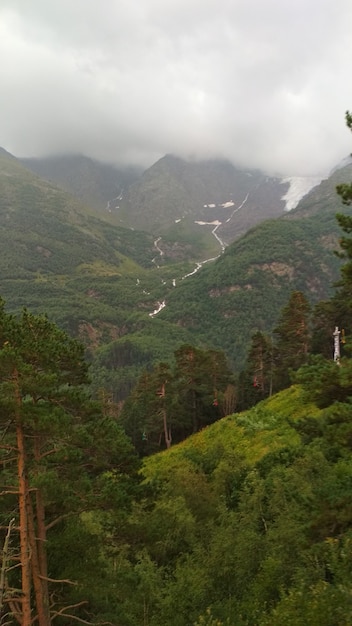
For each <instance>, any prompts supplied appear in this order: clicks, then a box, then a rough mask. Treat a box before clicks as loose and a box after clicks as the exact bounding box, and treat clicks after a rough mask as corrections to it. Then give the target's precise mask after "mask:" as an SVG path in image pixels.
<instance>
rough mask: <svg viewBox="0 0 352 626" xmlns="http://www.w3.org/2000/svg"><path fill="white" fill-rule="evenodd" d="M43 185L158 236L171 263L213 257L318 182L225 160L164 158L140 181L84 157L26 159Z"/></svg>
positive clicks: (135, 173)
mask: <svg viewBox="0 0 352 626" xmlns="http://www.w3.org/2000/svg"><path fill="white" fill-rule="evenodd" d="M22 163H23V164H24V165H25V166H26V167H28V168H30V169H31V170H32V171H34V172H36V173H37V174H39V175H40V176H41V177H43V178H45V179H47V180H49V181H52V182H54V183H55V184H57V185H59V186H61V187H62V188H63V189H65V190H66V191H69V192H70V193H72V194H73V195H75V196H76V197H78V198H80V199H81V200H82V201H83V202H84V203H86V204H88V206H91V207H94V208H96V209H100V210H102V209H105V211H107V212H109V213H110V214H111V217H112V219H115V223H116V224H118V225H121V226H125V227H127V228H136V229H138V230H144V231H147V232H150V233H152V234H154V235H155V236H156V237H160V239H159V248H160V249H161V250H163V251H164V252H165V254H166V255H167V254H168V253H170V244H169V243H168V241H167V240H169V242H170V241H172V242H173V248H174V250H173V256H174V257H176V258H177V257H179V253H178V247H179V246H181V247H182V246H187V247H188V248H191V249H192V251H193V253H194V254H195V255H198V258H199V260H201V257H202V255H203V257H204V258H206V257H209V256H213V255H215V254H216V253H217V252H220V251H221V250H222V249H223V248H224V247H225V246H226V245H228V244H229V243H231V242H232V241H234V240H235V239H238V238H239V237H240V236H241V235H243V234H244V233H245V232H246V231H247V230H248V229H249V228H251V227H252V226H254V225H255V224H257V223H259V222H261V221H263V220H265V219H267V218H271V217H277V216H279V215H281V214H282V213H283V211H284V210H289V209H291V208H292V207H293V206H295V205H296V204H297V203H298V201H299V199H300V197H302V196H303V195H304V194H305V193H306V192H307V191H308V190H309V188H310V187H311V186H313V185H315V184H318V182H320V179H316V178H313V179H310V178H309V179H304V178H286V179H282V178H278V177H270V176H267V175H266V174H264V173H262V172H260V171H257V170H251V171H244V170H240V169H238V168H236V167H234V166H233V165H232V164H231V163H230V162H228V161H223V160H207V161H200V162H195V161H186V160H184V159H180V158H178V157H175V156H173V155H166V156H165V157H163V158H162V159H160V160H159V161H157V162H156V163H155V164H154V165H153V166H152V167H150V168H149V169H147V170H146V171H145V172H144V173H143V174H142V172H141V171H139V170H137V169H136V168H131V167H129V168H125V169H121V168H120V169H119V168H117V167H114V166H113V165H108V164H104V163H99V162H98V161H95V160H92V159H89V158H87V157H84V156H68V155H62V156H58V157H50V158H46V159H45V158H44V159H22Z"/></svg>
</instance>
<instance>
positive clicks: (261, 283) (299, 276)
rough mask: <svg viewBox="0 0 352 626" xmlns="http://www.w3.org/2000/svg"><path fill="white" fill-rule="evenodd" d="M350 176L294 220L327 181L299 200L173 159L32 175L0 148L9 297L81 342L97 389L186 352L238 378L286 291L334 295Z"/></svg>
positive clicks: (228, 169)
mask: <svg viewBox="0 0 352 626" xmlns="http://www.w3.org/2000/svg"><path fill="white" fill-rule="evenodd" d="M59 165H60V167H59ZM343 165H344V164H342V167H339V168H338V169H337V170H336V171H334V172H333V174H332V175H331V176H330V177H329V178H328V179H326V180H324V181H322V182H321V183H320V184H316V185H315V186H314V187H313V188H312V189H311V190H310V191H308V193H306V194H305V195H304V197H303V198H302V199H301V200H300V201H299V203H298V206H297V207H296V208H295V209H291V211H287V204H288V203H289V202H291V204H292V203H293V201H294V200H295V201H297V200H298V197H299V196H300V195H302V193H304V192H305V191H307V189H308V186H309V185H310V184H314V183H317V182H318V181H317V180H315V181H314V180H310V181H304V182H305V183H307V187H306V186H304V187H301V188H300V189H299V190H298V187H297V185H298V182H299V181H298V180H297V179H294V180H290V181H288V180H286V181H282V179H280V178H270V177H266V176H265V175H264V174H262V173H260V172H244V171H240V170H237V169H236V168H234V167H233V166H232V165H231V164H229V163H227V162H223V161H206V162H201V163H188V162H186V161H183V160H181V159H177V158H176V157H173V156H166V157H164V158H163V159H161V160H160V161H158V162H157V163H156V164H155V165H153V166H152V167H151V168H149V170H147V171H146V172H144V173H140V172H136V171H134V172H132V171H131V170H130V171H127V170H126V171H122V170H121V171H119V172H118V171H117V170H116V168H112V167H111V166H105V165H101V164H99V163H97V162H95V161H92V160H90V159H86V158H85V157H70V158H68V157H60V158H58V159H48V160H45V159H44V160H35V167H34V165H33V160H32V159H30V160H28V159H25V160H23V159H22V160H21V161H20V160H18V159H16V158H15V157H14V156H13V155H10V154H9V153H7V152H6V151H5V150H0V245H1V255H0V294H1V295H2V296H3V297H4V298H5V300H6V301H7V305H8V308H9V309H10V310H13V311H15V310H19V309H20V308H21V307H22V306H27V307H28V308H29V309H31V310H33V311H34V312H47V313H48V315H49V317H50V318H51V319H53V320H55V321H56V322H58V323H59V324H60V325H61V326H63V327H65V328H66V329H68V330H69V331H70V332H71V333H72V334H75V335H78V336H79V337H80V338H81V339H82V340H83V341H84V342H85V344H86V345H87V348H88V349H89V350H90V354H91V355H92V358H93V361H94V362H95V363H96V364H97V365H96V369H95V370H94V371H95V374H94V378H95V383H96V385H101V386H104V385H106V384H108V383H107V382H106V381H107V380H109V381H110V382H109V385H110V386H111V389H113V390H114V393H116V394H117V397H120V396H121V395H122V396H123V395H126V393H127V392H128V389H130V387H131V385H132V384H133V382H134V381H135V379H136V376H137V375H138V372H139V371H140V368H141V367H146V366H150V364H151V363H152V362H154V361H155V360H165V359H166V360H167V359H169V358H171V356H172V353H173V351H174V349H175V348H176V347H177V346H179V345H180V343H182V342H191V343H196V344H198V345H203V346H204V345H209V346H215V347H217V348H222V349H224V350H225V351H226V352H227V354H228V355H229V357H230V359H231V362H232V364H233V365H234V366H236V367H237V368H238V367H241V365H242V364H243V362H244V359H245V356H246V351H247V348H248V345H249V341H250V336H251V333H252V332H253V330H255V329H261V330H267V331H270V330H271V329H272V328H273V327H274V326H275V323H276V321H277V318H278V316H279V313H280V309H281V307H282V306H283V305H284V304H285V303H286V301H287V299H288V296H289V294H290V291H291V290H293V289H300V290H302V291H304V293H306V294H307V296H308V297H309V299H310V300H311V302H313V303H314V302H316V301H317V300H319V299H323V298H326V297H327V296H328V295H329V294H330V293H331V290H332V284H333V282H334V281H336V280H337V278H338V276H339V267H340V263H341V262H340V260H339V259H337V258H336V256H335V255H334V254H333V251H334V249H336V248H338V237H339V234H340V233H339V229H338V226H337V224H336V220H335V214H336V212H337V211H339V210H341V209H342V206H341V202H340V199H339V198H338V196H337V195H336V191H335V187H336V184H338V183H339V182H350V180H351V179H352V166H351V165H349V164H347V165H345V166H343ZM29 166H30V167H29ZM39 166H40V167H39ZM44 166H45V167H44ZM35 168H36V170H37V171H36V173H34V172H33V170H34V169H35ZM42 168H44V169H45V177H43V176H44V174H43V169H42ZM55 172H56V173H55ZM49 179H50V180H49ZM59 179H60V180H59ZM70 181H71V182H70ZM70 188H71V189H70ZM69 189H70V191H68V190H69ZM73 192H74V193H73ZM114 194H117V195H115V196H114ZM110 196H112V197H111V198H110ZM84 198H86V202H83V199H84ZM109 198H110V199H109ZM114 198H115V199H114ZM95 200H96V202H95ZM98 200H99V203H98ZM138 229H139V230H138ZM217 257H218V258H217ZM214 258H217V260H216V261H215V262H207V263H205V264H204V262H206V261H207V260H209V259H214ZM198 270H199V271H198ZM186 277H187V278H186ZM93 355H94V357H93ZM121 385H122V386H123V391H121ZM120 392H121V394H120ZM119 394H120V395H119Z"/></svg>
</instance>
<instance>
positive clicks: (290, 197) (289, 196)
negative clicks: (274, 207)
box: [281, 176, 323, 211]
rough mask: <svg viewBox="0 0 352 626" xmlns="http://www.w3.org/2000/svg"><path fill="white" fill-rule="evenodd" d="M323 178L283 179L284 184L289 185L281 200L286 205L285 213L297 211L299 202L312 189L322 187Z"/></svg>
mask: <svg viewBox="0 0 352 626" xmlns="http://www.w3.org/2000/svg"><path fill="white" fill-rule="evenodd" d="M322 180H323V176H307V177H305V176H292V177H290V178H283V179H282V180H281V182H282V183H289V185H290V186H289V188H288V190H287V191H286V193H285V195H284V196H281V200H283V201H284V202H285V203H286V206H285V211H291V210H292V209H295V208H296V206H297V205H298V203H299V201H300V200H301V199H302V198H303V197H304V196H306V195H307V193H309V191H310V190H311V189H313V188H314V187H317V185H320V183H321V181H322Z"/></svg>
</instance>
